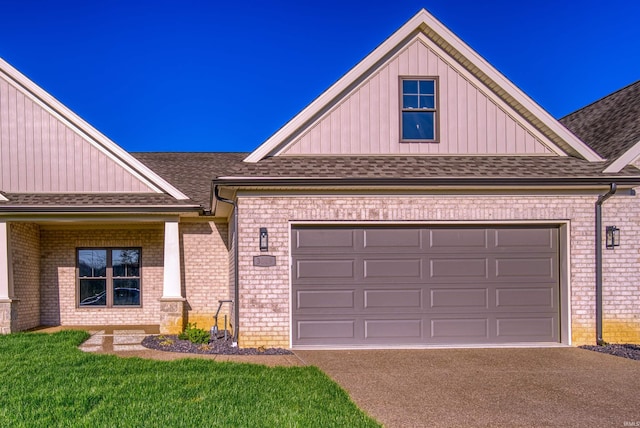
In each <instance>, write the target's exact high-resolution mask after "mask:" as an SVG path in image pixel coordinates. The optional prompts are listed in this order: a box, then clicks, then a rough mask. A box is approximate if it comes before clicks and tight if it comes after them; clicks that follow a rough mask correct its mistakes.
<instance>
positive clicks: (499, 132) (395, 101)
mask: <svg viewBox="0 0 640 428" xmlns="http://www.w3.org/2000/svg"><path fill="white" fill-rule="evenodd" d="M416 76H425V77H436V78H437V79H438V96H439V101H438V116H439V117H438V125H437V126H438V127H439V140H438V141H437V142H435V143H425V142H415V143H404V142H402V143H401V142H400V129H399V127H400V94H399V90H400V80H399V79H400V78H401V77H416ZM480 87H482V83H479V82H473V83H472V82H471V81H470V80H469V79H468V78H466V77H465V76H463V75H462V74H461V73H460V72H458V71H457V70H456V68H455V67H454V66H452V64H451V63H449V62H447V61H446V60H445V59H444V58H443V57H442V56H440V55H438V54H437V53H436V52H435V51H434V50H433V49H431V48H430V47H428V46H426V45H425V44H424V43H423V42H422V41H421V40H414V41H413V42H411V43H409V44H408V45H407V46H406V47H405V48H404V49H403V50H401V51H399V53H398V54H396V55H395V56H394V57H392V58H391V59H390V60H389V61H388V62H387V63H386V64H384V65H383V66H382V67H381V68H380V69H379V70H377V71H375V72H374V73H372V74H371V76H370V77H369V78H368V79H367V80H365V81H364V82H363V83H362V84H360V85H359V86H358V87H356V88H355V89H354V90H353V91H352V92H351V93H349V94H348V95H347V96H345V97H344V98H343V99H342V100H340V101H339V102H338V103H337V104H336V105H335V106H334V107H333V108H332V109H330V110H329V111H328V112H327V113H325V114H324V115H323V116H322V117H320V118H318V119H317V121H316V122H315V123H314V124H312V125H311V126H310V127H309V128H308V129H307V130H306V131H305V132H304V133H303V134H301V135H300V136H299V137H297V138H296V139H295V140H293V141H292V142H291V143H290V144H289V145H288V147H286V148H285V149H284V150H283V151H282V152H281V153H280V155H283V156H287V155H293V156H297V155H307V154H308V155H318V154H324V155H366V154H372V155H375V154H380V155H405V154H428V155H466V154H470V155H510V154H513V155H555V153H554V152H552V151H551V150H550V149H549V148H548V147H547V146H546V145H545V144H543V143H542V141H540V139H539V138H537V137H536V136H535V135H533V134H532V133H531V132H530V131H529V130H528V129H527V124H525V123H524V121H523V119H522V118H520V117H519V115H518V114H517V113H515V112H513V111H511V112H508V111H506V110H505V109H504V108H502V107H501V106H499V105H498V103H496V102H494V101H493V100H492V98H491V96H489V95H488V94H489V90H488V89H486V88H485V91H482V90H480V89H479V88H480ZM516 117H517V118H518V119H516Z"/></svg>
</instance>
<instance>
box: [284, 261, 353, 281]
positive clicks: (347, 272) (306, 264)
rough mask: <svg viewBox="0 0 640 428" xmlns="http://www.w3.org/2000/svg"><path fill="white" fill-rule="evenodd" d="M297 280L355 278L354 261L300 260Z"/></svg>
mask: <svg viewBox="0 0 640 428" xmlns="http://www.w3.org/2000/svg"><path fill="white" fill-rule="evenodd" d="M296 272H297V275H296V278H298V279H308V278H313V279H316V278H353V277H354V275H355V268H354V260H339V259H338V260H335V259H334V260H298V261H297V262H296Z"/></svg>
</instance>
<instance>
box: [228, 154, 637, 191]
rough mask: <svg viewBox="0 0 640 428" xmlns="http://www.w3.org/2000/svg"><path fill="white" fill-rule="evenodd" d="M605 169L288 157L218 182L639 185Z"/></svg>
mask: <svg viewBox="0 0 640 428" xmlns="http://www.w3.org/2000/svg"><path fill="white" fill-rule="evenodd" d="M603 166H604V163H603V162H589V161H586V160H582V159H578V158H573V157H559V156H553V157H550V156H323V157H311V156H295V157H294V156H286V157H270V158H266V159H263V160H261V161H260V162H258V163H246V162H245V163H243V164H242V165H240V166H239V167H238V168H237V169H235V171H234V172H233V175H230V176H224V177H222V176H221V177H219V182H220V183H221V184H222V183H224V184H230V183H242V182H252V183H260V182H262V183H266V182H268V181H274V182H275V181H282V182H283V184H284V183H285V182H286V181H287V180H289V181H296V180H301V179H303V180H307V181H309V180H314V179H319V180H321V179H331V180H344V181H349V180H354V179H373V180H388V181H389V182H393V181H394V180H399V181H402V180H425V181H426V180H447V181H451V182H453V181H455V180H461V179H462V180H464V179H476V180H478V184H480V180H484V179H492V180H496V179H505V180H513V181H517V180H518V179H544V180H549V181H553V182H558V183H561V182H563V181H564V180H573V181H575V179H577V178H579V179H590V180H591V181H594V180H595V181H598V180H606V179H607V178H609V177H615V178H617V179H631V180H633V181H635V182H637V183H640V170H638V169H637V168H635V167H632V166H628V167H626V168H624V169H623V170H622V171H621V172H620V173H618V174H608V175H605V174H603V173H602V168H603ZM407 184H409V182H408V181H407ZM585 184H587V183H586V182H585Z"/></svg>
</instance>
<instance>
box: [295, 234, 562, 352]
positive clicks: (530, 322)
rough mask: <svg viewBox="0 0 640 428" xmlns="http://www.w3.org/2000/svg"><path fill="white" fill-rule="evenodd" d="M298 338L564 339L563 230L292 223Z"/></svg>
mask: <svg viewBox="0 0 640 428" xmlns="http://www.w3.org/2000/svg"><path fill="white" fill-rule="evenodd" d="M292 240H293V242H292V259H293V260H292V261H293V267H292V269H293V275H292V320H293V327H292V328H293V345H294V346H310V345H319V346H368V345H370V346H392V345H436V344H493V343H496V344H497V343H521V342H558V341H559V330H560V329H559V288H560V287H559V273H560V272H559V263H558V229H556V228H549V227H533V226H532V227H499V228H496V227H489V228H487V227H456V228H451V227H442V228H440V227H437V228H436V227H432V228H417V227H411V228H409V227H407V228H405V227H319V226H314V227H295V228H294V229H293V233H292Z"/></svg>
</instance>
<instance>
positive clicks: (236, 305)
mask: <svg viewBox="0 0 640 428" xmlns="http://www.w3.org/2000/svg"><path fill="white" fill-rule="evenodd" d="M211 185H212V187H213V196H214V197H215V198H216V199H217V200H218V201H220V202H225V203H227V204H231V205H232V206H233V235H232V236H231V245H233V312H234V314H233V326H234V328H233V342H234V343H236V344H237V343H238V330H239V327H240V301H239V295H240V286H239V282H238V204H236V203H235V201H232V200H231V199H226V198H223V197H222V196H220V194H219V193H218V185H217V184H213V182H212V183H211Z"/></svg>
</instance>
